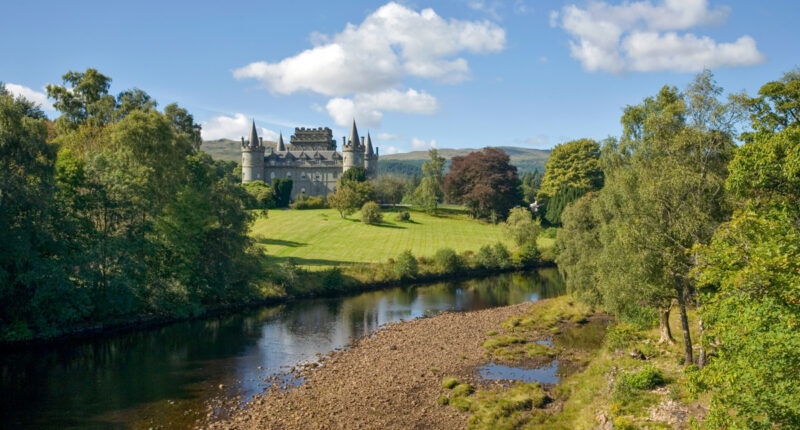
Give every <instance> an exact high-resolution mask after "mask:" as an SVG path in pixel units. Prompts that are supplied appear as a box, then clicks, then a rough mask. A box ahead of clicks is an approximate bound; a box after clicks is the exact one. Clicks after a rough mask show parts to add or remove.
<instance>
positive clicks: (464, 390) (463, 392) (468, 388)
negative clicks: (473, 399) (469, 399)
mask: <svg viewBox="0 0 800 430" xmlns="http://www.w3.org/2000/svg"><path fill="white" fill-rule="evenodd" d="M473 392H475V389H474V388H472V385H469V384H467V383H462V384H458V385H456V386H455V387H453V397H466V396H469V395H470V394H472V393H473Z"/></svg>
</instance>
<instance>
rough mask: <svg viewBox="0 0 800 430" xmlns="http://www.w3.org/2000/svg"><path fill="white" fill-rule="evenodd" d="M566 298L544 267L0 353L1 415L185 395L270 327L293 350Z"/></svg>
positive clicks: (102, 407) (79, 413)
mask: <svg viewBox="0 0 800 430" xmlns="http://www.w3.org/2000/svg"><path fill="white" fill-rule="evenodd" d="M563 292H564V283H563V280H562V279H561V277H560V276H559V274H558V271H557V270H556V269H541V270H538V271H532V272H528V273H509V274H502V275H498V276H491V277H486V278H481V279H475V280H469V281H463V282H443V283H438V284H432V285H427V286H421V287H405V288H393V289H388V290H381V291H373V292H367V293H363V294H359V295H355V296H351V297H345V298H338V299H315V300H303V301H297V302H293V303H286V304H284V305H281V306H272V307H267V308H262V309H259V310H253V311H248V312H243V313H238V314H233V315H229V316H225V317H220V318H212V319H207V320H198V321H190V322H182V323H177V324H173V325H170V326H167V327H163V328H159V329H154V330H147V331H141V332H134V333H129V334H124V335H120V336H115V337H111V338H105V339H97V340H95V341H91V342H84V343H77V344H72V345H66V346H61V347H53V346H50V347H48V348H47V349H37V350H29V351H26V352H19V353H6V354H3V355H0V390H2V392H3V393H4V401H3V402H0V415H2V417H3V420H8V419H11V420H16V419H17V418H19V419H21V420H22V421H24V422H29V423H35V422H36V421H32V420H33V419H34V417H39V418H38V419H48V420H52V421H50V425H51V426H52V427H64V426H67V425H76V426H85V425H86V424H87V421H86V420H87V419H89V418H90V417H94V416H97V415H101V414H103V413H106V412H111V411H117V410H123V409H125V410H135V409H136V408H137V406H139V405H141V404H144V403H151V402H157V401H161V400H165V399H178V398H186V397H190V396H192V395H193V394H194V393H193V392H192V391H191V390H192V389H196V387H197V386H196V385H194V384H195V383H196V382H200V381H206V380H208V378H213V377H219V375H218V374H215V375H216V376H212V375H210V373H213V372H227V371H228V370H226V369H227V368H226V366H228V365H230V363H231V362H232V360H238V359H240V358H241V357H242V356H244V355H246V354H249V353H250V352H248V351H252V350H254V349H256V348H254V346H255V345H256V344H257V342H259V340H261V339H262V337H263V336H267V337H269V336H270V334H269V330H265V326H267V325H271V326H274V327H277V328H280V330H281V331H282V334H289V335H290V336H294V337H295V339H292V340H291V341H292V342H297V343H298V344H300V343H302V342H317V341H318V340H320V338H321V337H326V338H329V336H337V339H340V340H346V339H347V338H350V337H351V336H359V335H361V334H363V333H364V332H366V331H369V330H372V329H374V328H376V327H377V325H378V324H379V323H381V322H384V321H394V320H397V319H399V318H407V316H408V315H410V314H411V309H412V307H413V308H414V309H415V310H416V311H417V312H419V311H424V310H426V309H434V310H437V309H444V308H447V307H450V306H451V305H452V306H453V307H455V308H456V309H480V308H486V307H490V306H498V305H506V304H511V303H519V302H522V301H526V300H528V299H529V298H530V297H531V294H532V293H535V294H537V295H539V297H553V296H556V295H559V294H562V293H563ZM264 333H267V334H264ZM265 340H270V339H265ZM565 341H569V342H575V343H581V342H582V340H581V339H574V340H572V339H570V340H568V339H565ZM265 364H266V365H268V363H265ZM7 393H11V394H7ZM13 417H17V418H13ZM23 417H24V418H23Z"/></svg>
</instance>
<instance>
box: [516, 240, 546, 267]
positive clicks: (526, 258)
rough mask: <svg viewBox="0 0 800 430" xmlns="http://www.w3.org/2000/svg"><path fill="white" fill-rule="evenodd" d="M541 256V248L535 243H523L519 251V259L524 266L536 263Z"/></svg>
mask: <svg viewBox="0 0 800 430" xmlns="http://www.w3.org/2000/svg"><path fill="white" fill-rule="evenodd" d="M541 256H542V254H541V253H540V252H539V248H537V247H536V244H533V243H528V244H525V245H522V247H521V248H520V249H519V252H517V260H518V261H519V264H520V265H522V266H530V265H532V264H536V263H537V262H538V261H539V258H540V257H541Z"/></svg>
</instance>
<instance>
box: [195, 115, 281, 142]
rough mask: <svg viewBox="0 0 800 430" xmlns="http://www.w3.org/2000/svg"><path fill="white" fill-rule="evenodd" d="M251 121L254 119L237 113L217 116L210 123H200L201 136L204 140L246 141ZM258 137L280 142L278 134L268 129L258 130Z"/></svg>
mask: <svg viewBox="0 0 800 430" xmlns="http://www.w3.org/2000/svg"><path fill="white" fill-rule="evenodd" d="M251 121H252V119H250V118H247V117H246V116H245V115H244V114H242V113H236V114H234V115H233V116H225V115H219V116H215V117H213V118H211V119H210V120H208V121H203V122H201V123H200V125H201V126H202V127H203V128H202V131H201V135H202V137H203V140H217V139H232V140H237V139H240V138H241V137H242V136H244V137H245V139H246V138H247V136H248V135H249V134H250V124H251ZM258 136H259V137H261V138H263V139H264V140H271V141H273V142H274V141H276V140H278V133H276V132H274V131H272V130H269V129H266V128H261V129H260V130H258Z"/></svg>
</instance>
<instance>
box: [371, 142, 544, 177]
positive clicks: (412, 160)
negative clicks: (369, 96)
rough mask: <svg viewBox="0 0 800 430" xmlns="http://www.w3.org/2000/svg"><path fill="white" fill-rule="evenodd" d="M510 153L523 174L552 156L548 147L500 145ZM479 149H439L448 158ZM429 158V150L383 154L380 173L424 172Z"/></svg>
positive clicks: (379, 166) (408, 173)
mask: <svg viewBox="0 0 800 430" xmlns="http://www.w3.org/2000/svg"><path fill="white" fill-rule="evenodd" d="M498 148H500V149H502V150H503V151H505V152H506V154H508V156H509V158H511V164H513V165H514V166H516V167H517V171H518V172H519V173H520V174H522V173H525V172H532V171H534V170H536V169H539V170H540V171H544V165H545V164H546V163H547V159H548V158H549V157H550V150H546V149H531V148H520V147H516V146H500V147H498ZM474 151H478V149H474V148H463V149H451V148H441V149H439V155H441V156H442V157H444V158H446V159H447V160H448V162H447V165H446V166H448V167H449V165H450V162H449V160H450V159H451V158H453V157H458V156H464V155H467V154H469V153H470V152H474ZM426 160H428V151H412V152H405V153H402V154H391V155H381V158H380V159H379V160H378V172H379V173H394V174H402V175H409V176H410V175H414V174H417V175H419V174H421V173H422V163H423V162H425V161H426Z"/></svg>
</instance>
